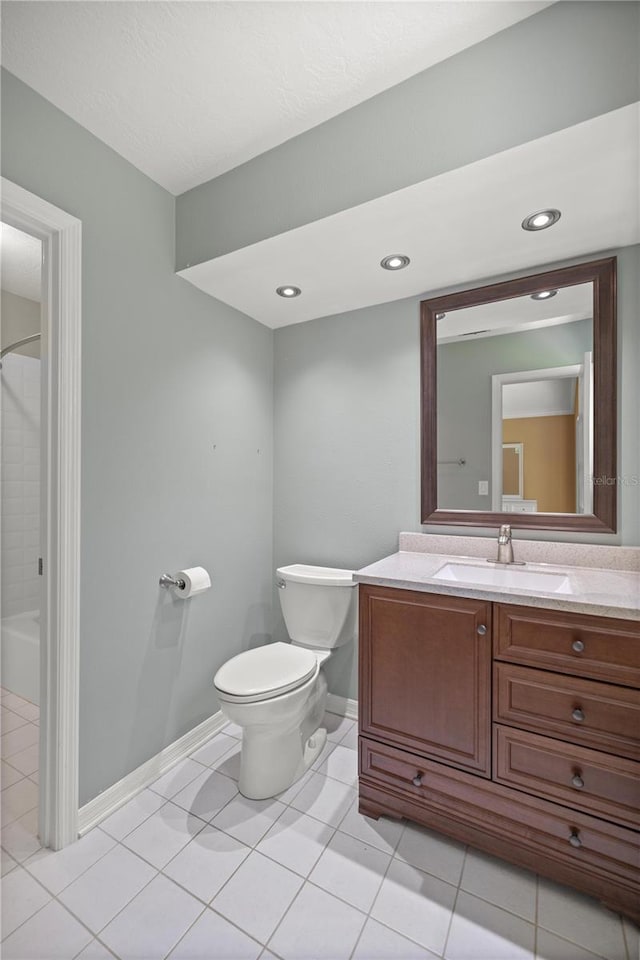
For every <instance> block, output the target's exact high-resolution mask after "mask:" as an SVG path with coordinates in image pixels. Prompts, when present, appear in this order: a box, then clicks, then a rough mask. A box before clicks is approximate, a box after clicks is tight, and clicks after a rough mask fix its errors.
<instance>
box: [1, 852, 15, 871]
mask: <svg viewBox="0 0 640 960" xmlns="http://www.w3.org/2000/svg"><path fill="white" fill-rule="evenodd" d="M17 866H18V861H17V860H14V859H13V857H12V856H10V854H8V853H7V851H6V850H3V851H2V876H3V877H6V875H7V874H8V873H11V871H12V870H15V868H16V867H17Z"/></svg>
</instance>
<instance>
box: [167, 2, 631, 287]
mask: <svg viewBox="0 0 640 960" xmlns="http://www.w3.org/2000/svg"><path fill="white" fill-rule="evenodd" d="M639 15H640V8H639V6H638V4H637V3H626V2H611V0H604V2H591V0H587V2H580V0H575V2H574V0H571V2H564V3H562V2H561V3H555V4H553V5H551V6H550V7H547V8H546V9H544V10H542V11H541V12H540V13H538V14H536V15H535V16H532V17H529V18H527V19H526V20H523V21H521V22H520V23H516V24H514V25H513V26H512V27H509V28H508V29H506V30H503V31H501V32H500V33H497V34H495V35H494V36H492V37H489V38H487V39H486V40H484V41H482V42H481V43H478V44H476V45H475V46H472V47H470V48H468V49H466V50H463V51H462V52H461V53H459V54H457V55H456V56H454V57H449V58H448V59H446V60H444V61H442V62H441V63H438V64H436V65H435V66H433V67H431V68H430V69H428V70H425V71H423V72H422V73H419V74H417V75H416V76H414V77H411V78H410V79H408V80H406V81H405V82H404V83H400V84H398V85H397V86H395V87H392V88H391V89H389V90H386V91H384V92H383V93H380V94H378V95H377V96H375V97H372V98H371V99H370V100H367V101H365V102H364V103H361V104H359V105H358V106H355V107H353V108H352V109H350V110H346V111H345V112H344V113H341V114H340V115H339V116H337V117H333V118H332V119H331V120H328V121H326V123H322V124H320V125H319V126H317V127H314V128H313V129H312V130H309V131H307V132H306V133H303V134H300V136H297V137H294V138H292V139H291V140H288V141H287V142H286V143H283V144H282V145H281V146H278V147H275V148H274V149H273V150H269V151H267V152H266V153H263V154H261V155H260V156H259V157H256V158H255V159H253V160H250V161H249V162H248V163H245V164H242V165H241V166H239V167H236V168H235V169H234V170H230V171H229V172H228V173H225V174H223V175H222V176H220V177H216V178H215V179H214V180H211V181H209V182H208V183H204V184H201V185H200V186H198V187H195V188H194V189H193V190H189V191H188V192H187V193H184V194H183V195H182V196H181V197H179V198H178V205H177V227H178V230H177V258H176V259H177V265H178V269H182V268H183V267H187V266H190V265H192V264H195V263H200V262H202V261H204V260H210V259H211V258H212V257H216V256H221V255H222V254H224V253H228V252H229V251H230V250H235V249H238V248H239V247H244V246H247V245H248V244H250V243H256V242H257V241H258V240H263V239H264V238H265V237H269V236H273V235H275V234H279V233H282V232H284V231H285V230H291V229H293V228H294V227H298V226H301V225H302V224H303V223H309V222H311V221H313V220H318V219H320V218H322V217H326V216H328V215H329V214H333V213H337V212H338V211H340V210H345V209H349V208H350V207H353V206H355V205H356V204H359V203H364V202H366V201H367V200H372V199H374V198H375V197H380V196H384V195H386V194H388V193H392V192H393V191H394V190H399V189H401V188H402V187H407V186H409V185H410V184H414V183H419V182H421V181H423V180H427V179H429V178H430V177H433V176H437V175H438V174H441V173H444V172H446V171H447V170H454V169H456V168H458V167H461V166H463V165H464V164H468V163H472V162H473V161H475V160H479V159H481V158H483V157H488V156H491V155H492V154H494V153H497V152H498V151H501V150H506V149H508V148H509V147H513V146H516V145H517V144H520V143H526V142H528V141H530V140H534V139H536V138H538V137H542V136H545V135H546V134H549V133H553V132H554V131H556V130H562V129H564V128H565V127H568V126H571V125H573V124H576V123H580V122H581V121H583V120H588V119H589V118H591V117H595V116H599V115H600V114H603V113H607V112H608V111H610V110H615V109H617V108H618V107H622V106H625V105H626V104H629V103H633V102H635V101H636V100H637V99H638V87H639V77H638V69H637V58H638V30H639Z"/></svg>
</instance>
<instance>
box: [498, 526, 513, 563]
mask: <svg viewBox="0 0 640 960" xmlns="http://www.w3.org/2000/svg"><path fill="white" fill-rule="evenodd" d="M496 562H497V563H513V562H514V561H513V544H512V542H511V527H510V526H509V524H508V523H503V524H502V526H501V527H500V531H499V533H498V559H497V561H496Z"/></svg>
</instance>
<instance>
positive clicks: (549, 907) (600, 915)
mask: <svg viewBox="0 0 640 960" xmlns="http://www.w3.org/2000/svg"><path fill="white" fill-rule="evenodd" d="M538 924H539V925H540V926H541V927H544V928H545V930H550V931H551V932H552V933H557V934H558V936H560V937H564V939H565V940H572V941H573V942H574V943H577V944H579V945H580V946H581V947H586V949H587V950H592V951H593V952H594V953H596V954H599V955H600V956H601V957H606V958H607V960H623V958H625V957H626V948H625V944H624V934H623V932H622V920H621V919H620V917H619V916H618V915H617V914H616V913H612V912H611V910H607V908H606V907H603V906H601V905H600V904H599V903H597V901H595V900H592V899H591V897H586V896H584V895H583V894H581V893H578V892H577V891H576V890H570V889H569V887H562V886H559V885H558V884H555V883H551V881H549V880H543V879H540V880H539V881H538Z"/></svg>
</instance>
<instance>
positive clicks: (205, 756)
mask: <svg viewBox="0 0 640 960" xmlns="http://www.w3.org/2000/svg"><path fill="white" fill-rule="evenodd" d="M237 746H238V742H237V740H235V739H234V738H233V737H228V736H227V735H226V734H224V733H219V734H217V735H216V736H215V737H212V738H211V740H209V742H208V743H205V745H204V747H200V749H199V750H196V751H195V752H194V753H192V754H191V758H192V759H193V760H196V761H197V762H198V763H203V764H204V765H205V766H206V767H212V766H213V765H214V764H215V763H217V762H218V760H220V758H221V757H224V755H225V754H226V753H228V752H229V750H233V749H235V748H237Z"/></svg>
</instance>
